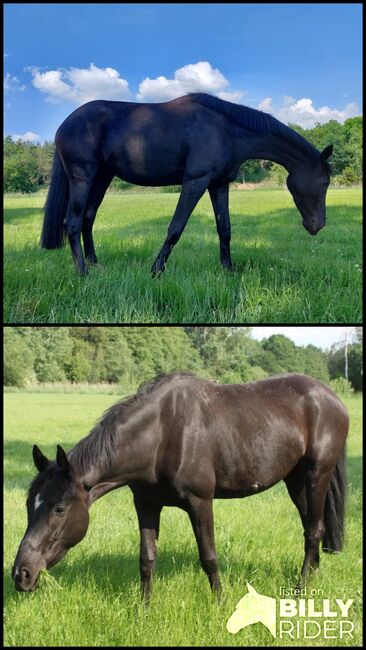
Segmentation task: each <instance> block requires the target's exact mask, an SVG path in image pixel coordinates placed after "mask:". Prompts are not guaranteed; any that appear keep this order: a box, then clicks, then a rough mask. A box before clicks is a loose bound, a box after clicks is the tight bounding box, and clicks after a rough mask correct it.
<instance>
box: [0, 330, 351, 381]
mask: <svg viewBox="0 0 366 650" xmlns="http://www.w3.org/2000/svg"><path fill="white" fill-rule="evenodd" d="M344 348H345V346H344V344H340V345H336V346H333V347H332V348H331V349H330V350H329V351H327V352H324V351H322V350H321V349H319V348H317V347H315V346H314V345H307V346H297V345H295V343H293V341H292V340H291V339H289V338H288V337H286V336H284V335H282V334H275V335H273V336H270V337H268V338H266V339H263V340H262V341H257V340H255V339H253V338H252V336H251V328H249V327H99V326H98V327H86V326H83V327H25V326H19V327H6V328H5V333H4V384H5V385H6V386H18V387H22V386H25V385H27V384H34V383H40V384H42V383H45V382H71V383H76V382H86V383H90V384H95V383H99V382H107V383H119V384H121V385H122V386H121V390H122V391H123V387H124V386H125V387H126V389H127V390H130V389H131V386H132V387H133V388H136V387H137V386H138V385H139V384H140V383H141V382H143V381H146V380H148V379H151V378H152V377H154V376H155V375H157V374H160V373H167V372H173V371H186V372H187V371H188V372H194V373H197V374H198V375H201V376H203V377H207V378H210V379H217V380H218V381H220V382H223V383H237V382H247V381H253V380H257V379H262V378H264V377H267V376H270V375H275V374H280V373H283V372H303V373H306V374H308V375H311V376H312V377H315V378H317V379H320V380H322V381H324V382H326V383H329V382H330V381H331V380H336V381H338V384H337V386H338V388H340V389H343V390H345V391H347V390H348V389H353V390H354V391H361V390H362V330H361V328H355V329H354V337H353V340H352V342H351V343H349V344H348V346H347V360H348V381H349V384H346V383H345V349H344Z"/></svg>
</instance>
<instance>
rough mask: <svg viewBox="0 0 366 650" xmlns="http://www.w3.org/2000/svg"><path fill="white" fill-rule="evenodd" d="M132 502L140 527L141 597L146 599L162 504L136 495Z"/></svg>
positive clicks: (149, 586)
mask: <svg viewBox="0 0 366 650" xmlns="http://www.w3.org/2000/svg"><path fill="white" fill-rule="evenodd" d="M134 503H135V508H136V512H137V517H138V521H139V528H140V576H141V592H142V596H143V598H144V599H145V600H147V599H148V598H149V596H150V593H151V585H152V574H153V570H154V568H155V563H156V553H157V544H158V538H159V525H160V513H161V510H162V506H158V505H155V504H152V503H149V502H146V501H143V500H141V499H137V498H136V497H135V499H134Z"/></svg>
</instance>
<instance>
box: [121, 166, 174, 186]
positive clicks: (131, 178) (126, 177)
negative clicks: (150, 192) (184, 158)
mask: <svg viewBox="0 0 366 650" xmlns="http://www.w3.org/2000/svg"><path fill="white" fill-rule="evenodd" d="M115 174H116V176H118V177H119V178H121V179H122V180H123V181H127V183H133V184H134V185H144V186H146V187H162V186H165V185H181V183H182V180H183V172H181V173H176V174H172V173H165V174H164V173H161V172H159V171H156V172H155V173H154V174H148V173H146V172H145V173H144V172H142V171H132V170H131V169H126V168H125V167H124V166H123V165H122V166H120V167H119V168H118V169H116V171H115Z"/></svg>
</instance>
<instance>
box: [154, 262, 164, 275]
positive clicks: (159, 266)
mask: <svg viewBox="0 0 366 650" xmlns="http://www.w3.org/2000/svg"><path fill="white" fill-rule="evenodd" d="M164 271H165V264H164V263H161V262H160V261H159V260H156V261H155V262H154V264H153V265H152V267H151V275H152V277H153V278H160V276H161V274H162V273H163V272H164Z"/></svg>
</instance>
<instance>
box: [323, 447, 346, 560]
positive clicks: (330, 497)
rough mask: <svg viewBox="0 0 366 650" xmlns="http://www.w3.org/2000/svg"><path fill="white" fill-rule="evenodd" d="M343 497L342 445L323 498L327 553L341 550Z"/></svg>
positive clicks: (324, 545) (343, 463) (344, 474)
mask: <svg viewBox="0 0 366 650" xmlns="http://www.w3.org/2000/svg"><path fill="white" fill-rule="evenodd" d="M345 498H346V447H345V446H344V448H343V451H342V453H341V455H340V457H339V458H338V461H337V465H336V466H335V469H334V473H333V476H332V478H331V480H330V483H329V487H328V492H327V496H326V500H325V508H324V525H325V534H324V537H323V551H326V552H327V553H336V552H339V551H341V550H342V546H343V525H344V505H345Z"/></svg>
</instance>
